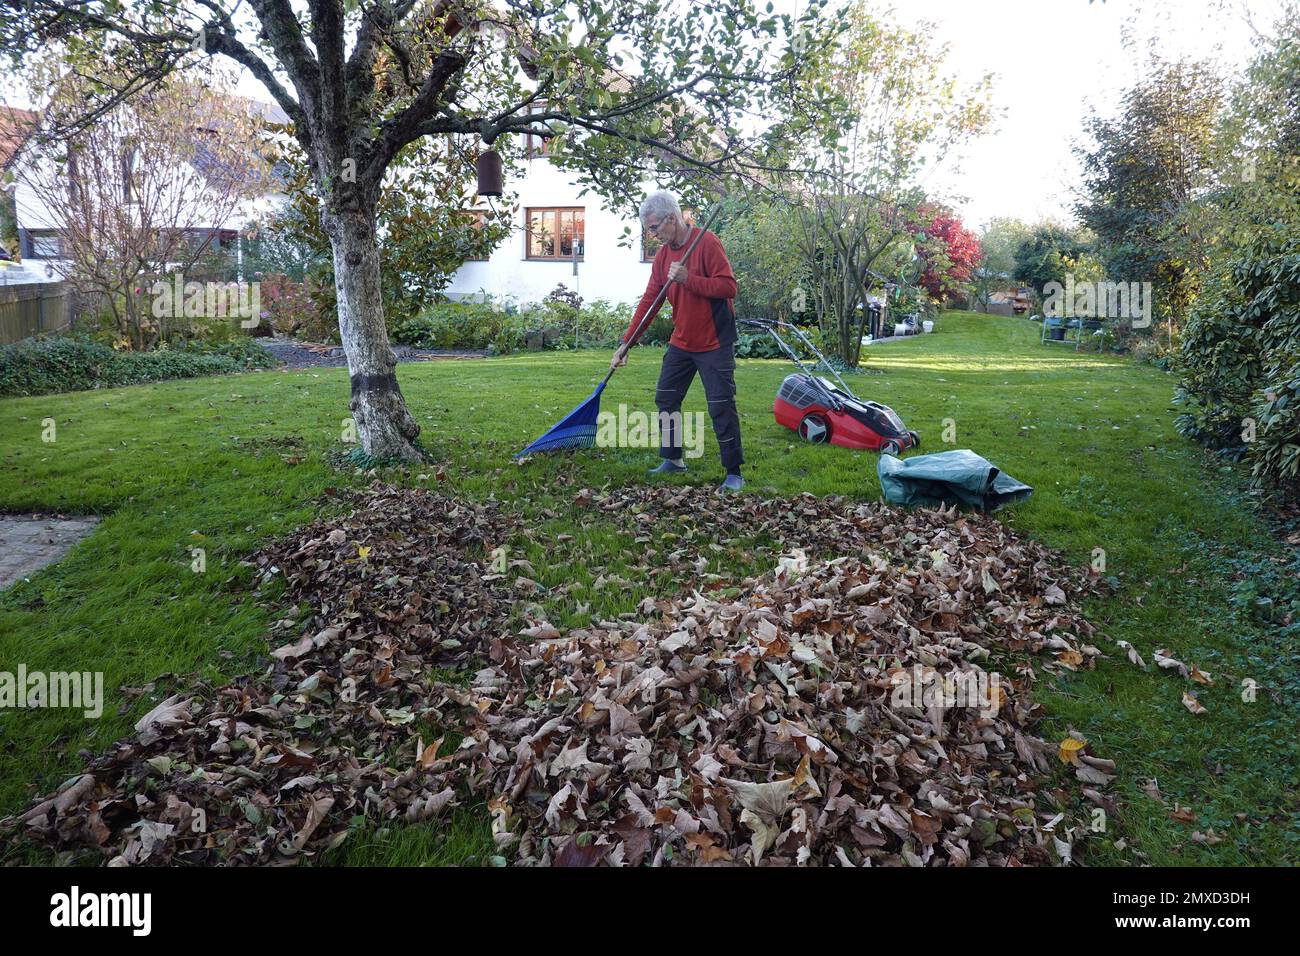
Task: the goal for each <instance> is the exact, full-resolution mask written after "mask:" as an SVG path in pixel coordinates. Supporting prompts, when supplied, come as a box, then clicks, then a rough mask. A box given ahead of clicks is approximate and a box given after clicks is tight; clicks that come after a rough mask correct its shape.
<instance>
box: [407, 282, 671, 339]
mask: <svg viewBox="0 0 1300 956" xmlns="http://www.w3.org/2000/svg"><path fill="white" fill-rule="evenodd" d="M561 288H562V287H561ZM575 299H576V301H577V302H578V303H581V301H582V300H581V299H577V298H576V296H572V294H571V293H569V294H568V295H566V296H556V294H555V293H552V295H551V297H549V298H548V299H546V300H543V301H542V302H539V303H536V304H533V305H527V306H524V307H523V308H514V307H510V306H507V307H499V306H497V305H496V304H494V303H491V302H442V303H439V304H437V305H435V306H433V307H431V308H430V309H429V310H428V311H426V312H425V313H424V314H423V315H420V316H418V317H416V318H414V319H410V320H408V321H406V322H403V323H401V324H400V325H398V326H397V328H396V329H395V330H394V331H393V340H394V341H396V342H399V343H401V344H403V345H411V346H414V347H416V348H424V349H487V350H488V351H491V352H493V353H495V354H498V355H500V354H505V353H508V352H517V351H520V350H522V349H525V348H528V347H529V343H530V341H531V342H532V343H534V344H536V345H540V346H541V347H542V348H546V349H568V348H573V346H574V344H575V336H576V343H577V345H578V347H579V348H611V349H612V348H614V347H615V345H616V344H617V343H618V341H619V339H620V338H621V337H622V335H623V333H624V332H625V331H626V330H627V326H628V324H629V322H630V321H631V318H632V309H631V307H629V306H626V305H618V304H614V303H610V302H608V301H606V300H604V299H597V300H595V301H594V302H592V303H591V304H590V305H588V306H579V305H575V304H574V300H575ZM660 321H661V320H659V319H656V322H655V323H654V325H658V324H660ZM669 325H670V331H671V322H670V323H669ZM652 331H653V328H652ZM663 341H667V335H665V336H664V338H663Z"/></svg>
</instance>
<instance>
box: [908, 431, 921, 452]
mask: <svg viewBox="0 0 1300 956" xmlns="http://www.w3.org/2000/svg"><path fill="white" fill-rule="evenodd" d="M907 434H908V435H909V436H911V439H912V447H913V448H920V447H921V436H920V435H918V434H917V433H916V432H908V433H907Z"/></svg>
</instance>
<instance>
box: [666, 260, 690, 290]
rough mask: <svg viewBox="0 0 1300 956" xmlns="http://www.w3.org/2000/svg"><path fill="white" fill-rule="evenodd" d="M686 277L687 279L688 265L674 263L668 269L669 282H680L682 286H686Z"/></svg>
mask: <svg viewBox="0 0 1300 956" xmlns="http://www.w3.org/2000/svg"><path fill="white" fill-rule="evenodd" d="M686 277H687V272H686V263H684V262H674V263H673V264H672V265H670V266H669V267H668V281H669V282H680V283H681V284H682V285H685V284H686Z"/></svg>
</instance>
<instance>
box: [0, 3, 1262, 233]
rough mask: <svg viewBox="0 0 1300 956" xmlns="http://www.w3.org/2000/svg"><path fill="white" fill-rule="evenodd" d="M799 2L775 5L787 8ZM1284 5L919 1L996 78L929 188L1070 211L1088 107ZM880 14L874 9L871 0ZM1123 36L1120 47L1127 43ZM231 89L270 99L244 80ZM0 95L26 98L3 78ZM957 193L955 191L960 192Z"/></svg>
mask: <svg viewBox="0 0 1300 956" xmlns="http://www.w3.org/2000/svg"><path fill="white" fill-rule="evenodd" d="M805 2H806V0H776V5H777V7H778V9H779V10H781V11H785V12H794V11H796V10H798V9H800V8H801V7H802V6H803V5H804V4H805ZM1281 3H1282V0H1095V2H1092V3H1089V2H1088V0H926V2H924V3H915V2H913V3H906V4H903V5H900V6H899V7H898V8H896V9H894V10H893V11H892V13H891V14H890V16H891V17H892V18H897V19H899V20H901V21H902V22H904V23H906V24H908V25H911V26H915V25H916V24H918V23H920V22H921V21H928V22H932V23H933V24H934V25H935V26H934V32H935V35H936V38H937V39H938V40H939V41H942V42H946V43H948V44H949V46H950V54H949V64H950V68H951V72H952V73H953V74H955V75H956V76H957V77H958V78H959V80H961V81H963V82H965V83H974V82H976V81H977V80H978V79H979V78H980V77H981V76H983V75H984V74H986V73H994V74H995V86H994V93H993V101H994V105H995V106H996V107H997V108H998V109H999V110H1000V111H1001V117H1000V118H999V119H998V121H997V122H996V124H995V126H994V128H993V129H992V131H991V132H989V133H988V134H987V135H985V136H984V137H982V138H981V139H979V140H978V141H976V142H974V143H973V144H971V145H970V146H968V147H967V148H966V149H965V151H964V154H963V156H961V157H960V168H959V169H954V168H952V167H953V165H954V164H952V163H951V159H957V157H953V158H950V162H949V164H948V165H946V166H945V167H944V168H941V169H939V170H937V171H936V172H935V173H934V175H933V176H932V177H930V178H929V179H928V180H927V181H926V186H927V188H930V189H932V190H933V191H935V192H937V193H939V194H941V195H944V196H947V197H950V198H954V199H956V202H955V205H956V206H957V208H958V210H959V211H960V212H961V214H962V217H963V219H964V220H965V222H966V224H967V225H968V226H970V227H978V226H980V225H981V224H983V223H984V222H987V220H988V219H989V218H991V217H993V216H1016V217H1018V218H1021V219H1025V220H1028V221H1035V220H1038V219H1041V218H1044V217H1053V218H1057V219H1061V220H1069V219H1071V218H1072V216H1071V213H1070V208H1071V206H1072V203H1073V197H1072V195H1071V188H1072V186H1073V185H1074V184H1076V183H1077V182H1078V166H1077V162H1076V160H1075V158H1074V156H1073V154H1072V152H1071V147H1072V146H1073V144H1074V143H1075V142H1076V141H1077V140H1078V138H1079V136H1080V130H1081V122H1082V120H1083V118H1084V117H1086V116H1087V114H1088V110H1089V108H1090V107H1095V108H1096V109H1097V110H1099V111H1100V112H1102V113H1111V112H1113V111H1114V109H1115V107H1116V104H1117V102H1118V97H1119V94H1120V92H1121V91H1122V90H1123V89H1124V88H1125V87H1127V86H1130V85H1132V83H1133V82H1134V81H1135V80H1136V79H1138V78H1139V77H1140V76H1141V75H1142V74H1143V73H1144V72H1145V70H1146V68H1147V67H1148V66H1149V65H1150V62H1151V58H1152V55H1153V53H1154V54H1156V55H1159V56H1160V57H1163V58H1164V59H1177V58H1179V57H1181V56H1193V57H1198V58H1212V59H1214V60H1217V61H1218V62H1219V63H1220V64H1221V66H1222V67H1223V69H1224V70H1225V71H1226V72H1236V71H1239V70H1240V69H1241V68H1242V67H1243V66H1244V65H1245V64H1246V62H1247V61H1248V59H1249V57H1250V54H1251V43H1250V40H1251V37H1252V36H1253V30H1252V24H1253V25H1254V27H1255V28H1257V29H1259V30H1268V29H1269V28H1270V27H1271V26H1272V24H1273V21H1274V19H1275V17H1276V12H1277V10H1278V9H1279V8H1280V6H1281ZM878 8H879V9H884V7H883V5H880V6H878ZM1126 38H1127V39H1128V40H1129V43H1128V44H1127V45H1126V43H1125V39H1126ZM239 88H240V92H242V93H244V94H245V95H248V96H252V97H255V98H257V99H263V100H269V99H270V97H269V95H268V94H267V93H266V92H265V90H264V89H263V88H262V86H261V85H260V84H259V83H258V82H257V81H256V80H254V79H253V78H252V77H251V76H250V75H248V74H246V73H245V75H244V77H243V79H242V80H241V82H240V84H239ZM0 97H3V98H4V101H5V102H7V103H10V104H12V105H17V106H27V105H29V104H28V103H26V102H25V101H24V99H23V98H22V97H21V96H20V95H18V94H17V93H16V91H15V88H14V85H13V84H12V83H11V82H9V81H8V80H7V79H6V80H5V81H4V82H2V83H0ZM958 197H964V198H958Z"/></svg>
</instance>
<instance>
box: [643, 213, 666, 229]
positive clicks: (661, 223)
mask: <svg viewBox="0 0 1300 956" xmlns="http://www.w3.org/2000/svg"><path fill="white" fill-rule="evenodd" d="M668 220H669V217H668V216H665V217H664V218H663V219H660V220H659V221H658V222H651V221H650V220H648V219H647V220H646V224H645V227H646V228H647V229H649V230H650V231H651V232H658V231H659V229H660V227H661V226H665V225H667V224H668Z"/></svg>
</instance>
